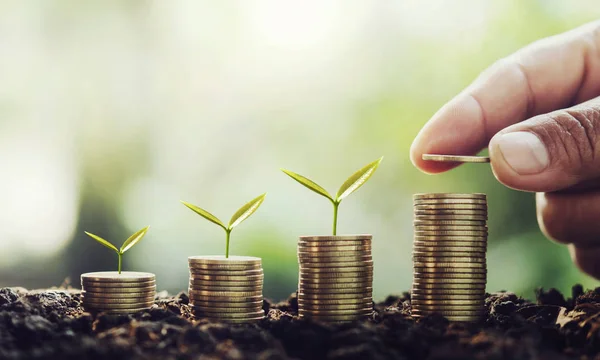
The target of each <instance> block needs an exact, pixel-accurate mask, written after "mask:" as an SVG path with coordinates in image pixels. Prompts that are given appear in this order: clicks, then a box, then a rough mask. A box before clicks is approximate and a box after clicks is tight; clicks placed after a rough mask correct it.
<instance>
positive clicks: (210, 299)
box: [188, 292, 263, 304]
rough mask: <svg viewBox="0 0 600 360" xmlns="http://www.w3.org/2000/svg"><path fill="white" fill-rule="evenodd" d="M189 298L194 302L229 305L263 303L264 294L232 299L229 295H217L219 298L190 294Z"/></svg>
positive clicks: (233, 297)
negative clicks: (224, 303) (225, 303)
mask: <svg viewBox="0 0 600 360" xmlns="http://www.w3.org/2000/svg"><path fill="white" fill-rule="evenodd" d="M188 296H189V298H190V300H193V301H196V300H200V301H205V302H217V303H222V302H227V303H229V304H233V303H246V302H254V301H263V296H262V294H261V295H254V296H232V297H229V296H227V295H225V296H223V295H217V296H215V295H199V294H195V293H193V292H189V295H188Z"/></svg>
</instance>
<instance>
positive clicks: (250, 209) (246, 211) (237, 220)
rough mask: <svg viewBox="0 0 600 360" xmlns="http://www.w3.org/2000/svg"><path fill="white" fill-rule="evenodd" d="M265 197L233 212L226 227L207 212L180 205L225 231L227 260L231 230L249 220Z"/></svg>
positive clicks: (263, 195)
mask: <svg viewBox="0 0 600 360" xmlns="http://www.w3.org/2000/svg"><path fill="white" fill-rule="evenodd" d="M265 196H267V194H266V193H265V194H262V195H260V196H259V197H257V198H255V199H253V200H251V201H250V202H248V203H247V204H246V205H244V206H242V207H241V208H240V209H239V210H238V211H236V212H235V214H233V216H232V217H231V220H229V225H227V226H226V225H225V224H224V223H223V222H222V221H221V220H219V218H217V217H216V216H214V215H213V214H211V213H209V212H208V211H206V210H204V209H201V208H199V207H198V206H196V205H192V204H190V203H187V202H185V201H182V203H183V205H185V206H187V207H188V208H189V209H190V210H192V211H193V212H195V213H196V214H198V215H200V216H202V217H203V218H205V219H206V220H208V221H210V222H213V223H215V224H217V225H219V226H220V227H221V228H223V230H225V234H226V240H225V258H228V257H229V239H230V237H231V231H232V230H233V228H234V227H236V226H238V225H239V224H241V223H242V221H244V220H246V219H247V218H249V217H250V215H252V214H254V212H256V210H258V207H259V206H260V205H261V204H262V203H263V201H265Z"/></svg>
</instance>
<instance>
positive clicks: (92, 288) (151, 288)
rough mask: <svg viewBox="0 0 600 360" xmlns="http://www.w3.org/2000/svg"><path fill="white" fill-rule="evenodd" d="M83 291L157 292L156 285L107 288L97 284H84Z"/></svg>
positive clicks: (110, 292)
mask: <svg viewBox="0 0 600 360" xmlns="http://www.w3.org/2000/svg"><path fill="white" fill-rule="evenodd" d="M82 289H83V291H85V292H90V293H105V294H123V295H124V294H135V293H153V294H154V293H155V292H156V285H152V286H145V287H133V288H105V287H96V286H83V287H82Z"/></svg>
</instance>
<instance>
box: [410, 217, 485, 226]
mask: <svg viewBox="0 0 600 360" xmlns="http://www.w3.org/2000/svg"><path fill="white" fill-rule="evenodd" d="M413 224H414V225H415V226H416V225H423V226H469V227H485V228H487V221H485V220H475V219H471V218H470V217H468V216H463V217H461V218H460V219H458V220H441V219H435V220H428V219H420V218H417V219H415V220H413Z"/></svg>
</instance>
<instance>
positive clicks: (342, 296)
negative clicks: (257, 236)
mask: <svg viewBox="0 0 600 360" xmlns="http://www.w3.org/2000/svg"><path fill="white" fill-rule="evenodd" d="M371 239H372V236H371V235H352V236H302V237H300V240H299V241H298V263H299V267H300V275H299V281H298V315H299V317H301V318H311V319H313V320H317V321H321V322H328V323H340V322H348V321H354V320H358V319H362V318H364V317H365V316H367V315H370V314H371V313H372V312H373V258H372V256H371Z"/></svg>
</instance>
